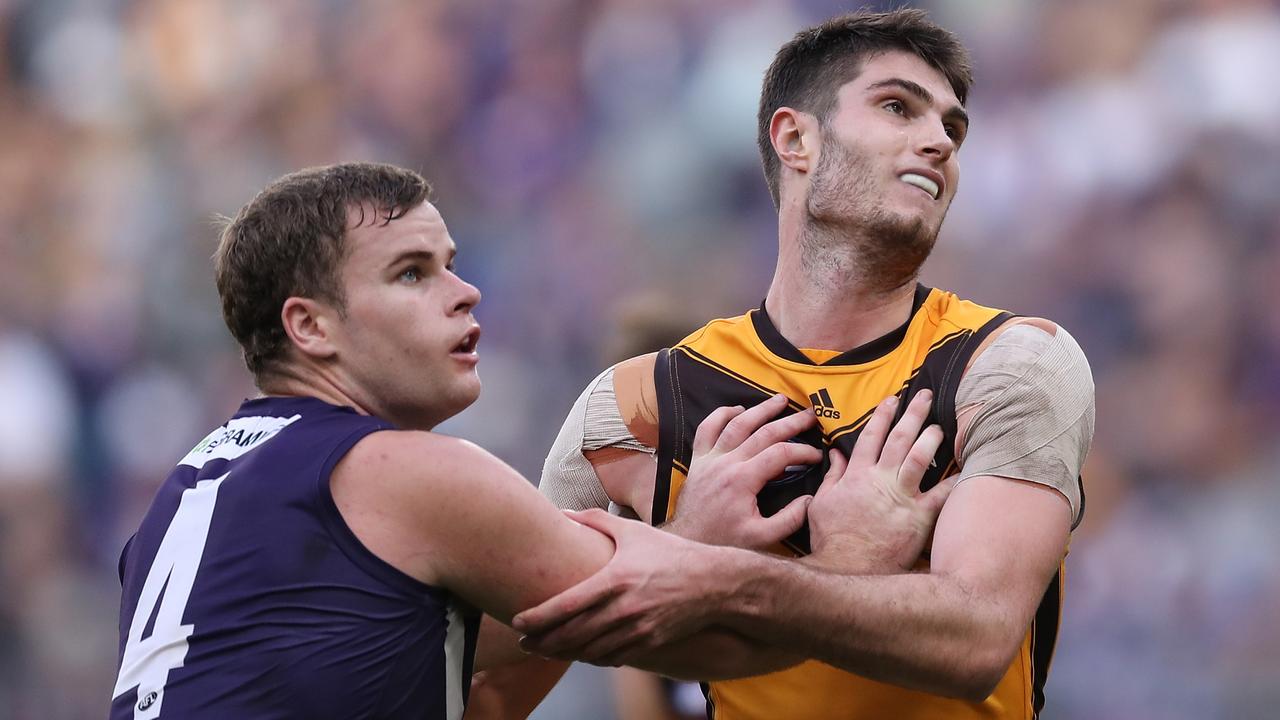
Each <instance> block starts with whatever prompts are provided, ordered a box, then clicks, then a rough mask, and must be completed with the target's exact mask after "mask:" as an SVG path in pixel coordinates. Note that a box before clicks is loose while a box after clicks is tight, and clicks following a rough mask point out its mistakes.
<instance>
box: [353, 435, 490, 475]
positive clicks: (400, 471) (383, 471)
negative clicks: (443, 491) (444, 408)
mask: <svg viewBox="0 0 1280 720" xmlns="http://www.w3.org/2000/svg"><path fill="white" fill-rule="evenodd" d="M491 463H497V464H500V463H501V461H500V460H498V458H496V457H494V456H493V455H492V454H490V453H489V452H488V451H486V450H485V449H484V448H481V447H480V446H479V445H476V444H475V443H473V442H471V441H469V440H464V439H462V438H458V437H453V436H451V435H445V434H442V433H437V432H431V431H426V430H390V429H389V430H382V431H380V432H373V433H370V434H368V435H366V436H365V437H364V438H362V439H361V440H360V441H359V442H357V443H356V444H355V445H353V446H352V448H351V450H350V451H349V452H348V453H347V455H346V457H345V458H343V461H342V462H341V463H340V464H339V465H338V467H337V468H335V470H334V474H335V479H336V476H337V475H338V473H339V472H340V471H341V472H342V473H344V474H346V475H355V476H360V477H363V476H372V477H374V478H376V479H378V480H380V481H384V482H386V481H391V482H396V481H399V482H409V483H414V482H417V481H420V480H423V479H432V478H436V477H442V478H444V479H445V480H450V479H453V478H456V477H458V475H459V474H460V473H462V474H466V475H470V474H471V473H472V472H474V471H476V470H478V469H482V468H483V467H484V466H485V465H488V464H491Z"/></svg>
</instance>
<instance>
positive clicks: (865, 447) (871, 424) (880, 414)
mask: <svg viewBox="0 0 1280 720" xmlns="http://www.w3.org/2000/svg"><path fill="white" fill-rule="evenodd" d="M897 409H898V396H896V395H890V396H889V397H887V398H885V399H884V400H881V401H880V404H879V405H877V406H876V411H875V412H873V413H871V418H870V419H869V420H867V424H866V425H864V426H862V432H861V433H859V434H858V441H857V442H856V443H854V444H853V450H852V451H851V452H850V453H849V462H850V463H851V464H854V465H857V466H859V467H865V466H869V465H875V464H876V461H877V460H879V459H880V448H882V447H884V436H885V435H886V434H888V432H889V425H890V424H892V423H893V413H894V412H895V411H897Z"/></svg>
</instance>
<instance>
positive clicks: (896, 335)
mask: <svg viewBox="0 0 1280 720" xmlns="http://www.w3.org/2000/svg"><path fill="white" fill-rule="evenodd" d="M970 80H971V71H970V65H969V58H968V55H967V52H966V51H965V50H964V48H963V47H962V46H961V45H960V43H959V42H958V41H957V39H956V38H955V36H954V35H953V34H951V33H950V32H948V31H946V30H945V29H943V28H940V27H938V26H937V25H935V24H933V23H932V22H930V21H929V20H928V19H927V18H926V17H925V15H924V13H923V12H921V11H917V10H900V11H895V12H889V13H854V14H850V15H845V16H841V17H837V18H834V19H832V20H830V21H828V22H826V23H823V24H822V25H819V26H817V27H814V28H810V29H808V30H805V31H803V32H801V33H799V34H798V35H796V37H795V38H794V39H793V40H791V41H790V42H788V43H787V44H786V45H784V46H783V47H782V49H781V50H780V51H779V52H778V54H777V56H776V57H775V59H774V62H773V64H772V66H771V67H770V69H769V71H768V73H767V74H766V77H765V80H764V85H763V90H762V96H761V101H760V111H759V116H758V121H759V132H758V139H759V145H760V150H761V155H762V159H763V163H764V170H765V177H766V179H767V181H768V184H769V189H770V192H771V194H772V196H773V199H774V201H775V204H776V205H777V208H778V215H779V226H778V239H779V243H778V262H777V268H776V271H775V274H774V277H773V281H772V284H771V285H770V287H769V290H768V294H767V296H766V298H765V301H764V304H763V305H762V306H761V307H760V308H758V309H755V310H752V311H750V312H748V313H746V314H744V315H742V316H740V317H737V318H732V319H727V320H714V321H712V322H710V323H708V324H707V325H706V326H705V327H703V328H702V329H701V330H698V331H696V332H695V333H694V334H693V335H690V336H689V337H688V338H686V339H685V340H684V341H682V342H681V343H679V344H678V345H676V346H675V347H674V348H671V349H669V350H665V351H662V352H660V353H658V354H656V355H649V356H642V357H639V358H634V359H632V360H628V361H626V362H623V363H621V364H619V365H617V366H615V367H613V368H610V369H609V370H607V371H606V372H604V373H603V374H602V375H601V376H599V377H598V378H597V379H596V380H595V381H593V382H592V384H591V385H590V386H589V387H588V388H587V390H586V391H584V393H583V395H582V397H580V398H579V401H578V403H577V404H576V405H575V406H574V410H573V411H572V412H571V413H570V416H569V418H568V420H567V421H566V423H565V426H564V428H563V430H562V432H561V434H560V437H559V438H558V440H557V443H556V445H555V447H554V448H553V449H552V452H551V454H550V456H549V457H548V460H547V464H546V468H545V470H544V474H543V482H542V488H543V491H544V493H546V494H547V495H548V496H549V497H551V498H552V499H553V500H555V501H557V502H558V503H560V504H562V505H569V506H576V507H580V508H581V507H588V506H591V505H595V506H601V507H602V506H605V505H612V506H614V508H615V512H618V513H626V512H633V513H635V514H636V515H638V516H639V517H641V518H643V519H645V520H647V521H650V522H652V523H655V524H657V523H666V527H667V528H668V529H669V530H671V531H672V532H675V533H677V534H681V535H684V536H686V537H691V538H695V539H700V540H703V541H706V542H712V543H721V544H726V545H729V544H731V545H738V546H744V547H758V546H759V544H760V538H759V537H758V536H756V535H755V534H753V531H752V530H751V528H756V527H758V525H755V524H752V523H751V522H749V521H754V520H755V519H757V518H758V517H759V513H763V514H765V515H768V514H770V513H773V512H779V513H783V514H789V513H796V512H798V507H799V505H798V503H801V502H803V498H805V497H806V496H807V495H809V494H812V493H813V492H815V490H816V489H817V488H818V486H819V482H820V479H821V478H822V476H823V468H821V467H815V468H791V472H789V473H787V474H786V475H784V476H783V477H780V478H778V479H776V480H774V481H772V482H770V483H768V484H767V485H766V486H765V487H764V489H763V491H761V492H760V493H759V495H758V497H757V496H756V492H755V490H756V488H754V487H747V486H744V485H742V484H741V483H734V482H731V481H730V482H724V483H706V482H701V481H699V482H691V483H690V484H688V485H687V486H686V485H685V484H684V478H685V473H686V471H687V468H688V464H689V461H690V456H691V446H692V440H693V436H694V435H693V430H694V428H696V426H697V424H698V422H699V421H701V420H702V419H703V418H705V417H707V415H708V414H709V413H711V411H712V410H713V409H714V408H716V407H717V406H723V405H733V404H742V405H751V404H755V403H756V402H758V401H759V400H760V399H761V398H764V397H767V396H769V395H770V394H771V393H775V392H776V393H782V394H784V395H785V396H786V397H787V399H788V403H789V408H790V411H798V410H801V409H806V408H813V410H814V412H815V413H816V414H817V415H818V418H819V421H820V427H819V428H815V429H813V430H812V431H809V432H807V433H805V434H803V435H802V436H801V437H799V438H797V440H799V441H801V442H805V443H808V444H811V445H814V446H815V447H819V448H823V449H826V448H830V447H835V448H838V449H840V450H842V451H845V452H849V451H850V450H851V449H852V447H853V443H854V441H855V439H856V438H857V437H858V436H859V434H860V433H862V432H863V431H864V429H865V428H867V427H868V426H869V425H870V424H874V423H870V424H869V423H868V418H869V417H873V416H872V415H871V412H872V410H873V409H874V408H875V407H877V404H879V403H881V401H882V399H884V398H886V397H890V398H903V399H906V398H914V397H921V396H922V395H923V392H922V391H928V392H929V393H930V394H929V395H927V396H926V397H929V399H930V409H929V417H930V420H931V421H932V422H934V423H937V424H938V425H939V426H940V427H941V428H942V432H943V434H944V441H943V442H942V444H941V446H940V449H939V450H938V452H937V454H936V456H935V457H934V467H933V468H931V469H930V471H929V472H928V473H926V474H925V477H924V480H923V482H922V483H921V489H922V490H924V489H928V488H929V487H932V486H933V485H935V484H937V483H938V482H940V481H941V480H942V478H944V477H947V476H949V475H954V476H955V481H956V482H958V484H957V485H956V486H955V489H954V490H953V491H952V493H951V496H950V498H949V499H948V500H947V502H946V505H945V506H944V507H943V509H942V512H941V515H940V516H939V518H938V520H937V525H936V528H935V529H934V535H933V539H932V542H931V544H930V545H929V547H928V548H927V550H926V551H925V552H924V553H923V554H921V555H920V556H919V557H914V556H913V557H904V558H899V560H900V562H899V563H897V564H896V565H894V566H885V565H883V564H872V563H870V562H869V561H868V560H867V558H869V557H873V556H876V553H875V552H872V549H874V548H876V547H877V545H878V544H884V543H887V542H890V541H891V538H883V537H876V536H875V533H872V532H866V533H859V532H857V531H850V532H845V533H841V534H837V535H835V536H828V534H827V533H826V532H825V527H828V526H829V525H830V523H831V518H830V517H826V516H824V514H823V512H822V508H823V504H822V503H815V504H814V505H813V506H812V509H811V510H810V512H809V516H808V524H807V526H806V527H805V528H801V529H800V530H799V531H797V532H796V533H794V534H792V535H790V536H789V537H788V538H787V539H786V540H785V541H784V543H782V544H778V545H774V546H772V547H769V548H767V549H770V550H772V551H773V552H775V553H781V554H789V555H793V556H800V555H805V554H807V553H809V552H810V551H811V550H813V551H814V552H815V553H816V551H817V550H818V548H810V545H809V534H808V529H809V528H812V529H814V530H815V531H816V532H815V533H814V538H815V540H814V542H815V543H817V542H819V541H821V542H822V543H824V545H823V547H822V548H821V549H822V550H823V552H822V555H823V556H824V557H831V556H835V557H839V558H841V560H840V561H838V562H836V563H834V564H829V565H828V566H827V567H826V568H825V569H826V571H825V572H818V571H814V569H813V568H812V567H810V566H809V565H807V564H805V563H776V562H775V563H761V564H760V566H759V567H758V568H744V567H743V566H742V565H741V564H738V563H735V564H734V565H733V566H732V567H722V566H706V567H702V568H698V569H697V571H696V572H694V573H693V574H692V577H690V573H689V570H690V569H689V568H688V567H680V568H676V567H675V563H674V562H672V561H670V559H669V558H664V557H660V556H655V555H654V554H653V553H652V552H645V551H644V550H643V548H641V547H640V546H638V545H632V543H631V534H632V532H633V530H632V529H631V528H630V526H628V525H627V524H626V523H625V522H623V521H622V520H620V519H617V518H614V517H611V516H609V515H607V514H604V513H597V514H594V515H589V516H588V517H586V518H585V520H586V521H587V522H588V523H589V524H591V525H592V526H594V527H596V528H597V529H600V530H602V531H604V532H606V533H609V534H611V535H612V536H613V537H614V539H615V542H616V543H617V547H618V551H617V553H616V555H615V556H614V559H613V560H612V561H611V562H610V564H609V565H608V566H606V568H605V569H604V570H602V571H601V572H600V573H598V574H597V575H595V576H593V577H592V578H590V579H588V580H586V581H584V582H583V583H582V584H581V585H579V586H577V587H575V588H573V589H570V590H569V591H567V592H565V593H564V594H562V595H560V596H558V597H556V598H552V599H551V600H549V601H547V602H546V603H544V604H543V605H541V606H539V607H537V608H534V609H532V610H530V611H526V612H525V613H523V614H522V615H520V616H518V617H517V618H516V621H515V624H516V627H517V629H522V630H524V631H525V632H527V633H529V637H528V638H526V647H527V648H529V649H532V650H534V651H536V652H538V653H541V654H545V655H549V656H553V657H571V656H572V657H578V658H585V659H587V660H589V661H593V662H596V663H599V664H621V663H625V662H626V661H627V660H628V659H630V658H632V657H634V653H636V652H637V651H639V650H642V649H645V648H651V647H653V646H655V645H661V644H662V643H665V642H669V641H672V640H674V639H675V638H677V637H679V635H680V634H681V633H686V632H692V631H695V630H697V629H698V628H701V627H706V626H709V625H719V626H728V627H730V628H735V629H738V630H739V631H741V632H749V633H750V634H751V635H752V636H754V637H759V638H763V639H765V640H767V641H768V642H770V643H773V644H775V645H776V646H777V647H779V648H780V650H785V651H787V652H794V653H799V654H801V655H803V656H806V657H810V658H814V660H811V661H809V662H805V663H803V664H800V665H798V666H795V667H792V668H790V669H787V670H783V671H781V672H776V673H772V674H768V675H763V676H759V677H756V678H751V679H746V680H735V681H729V682H720V683H711V684H710V686H709V688H708V691H707V699H708V712H709V714H710V715H711V716H712V717H714V718H716V719H717V720H721V719H723V720H742V719H745V718H754V719H759V720H775V719H777V718H789V719H790V718H795V719H809V718H813V719H817V718H822V719H823V720H831V719H832V718H849V719H854V718H895V719H898V720H910V719H913V718H1034V717H1036V716H1037V715H1038V713H1039V711H1040V709H1041V707H1042V706H1043V703H1044V696H1043V688H1044V683H1045V678H1046V674H1047V671H1048V664H1049V659H1050V657H1051V655H1052V651H1053V645H1054V642H1055V639H1056V634H1057V624H1058V613H1059V608H1060V601H1061V595H1062V591H1063V578H1062V572H1061V569H1062V561H1063V559H1064V557H1065V555H1066V551H1067V546H1068V542H1069V539H1070V533H1071V530H1072V529H1073V527H1074V526H1075V525H1076V524H1077V523H1078V522H1079V519H1080V515H1081V512H1082V510H1083V493H1082V488H1081V484H1080V480H1079V472H1080V467H1081V465H1082V463H1083V461H1084V457H1085V455H1086V453H1087V451H1088V446H1089V443H1090V442H1091V439H1092V433H1093V384H1092V379H1091V376H1090V373H1089V368H1088V364H1087V361H1086V360H1085V358H1084V356H1083V354H1082V353H1081V351H1080V348H1079V347H1078V346H1077V345H1076V344H1075V342H1074V340H1072V339H1071V337H1070V335H1069V334H1067V332H1066V331H1065V330H1063V329H1062V328H1060V327H1058V326H1057V325H1055V324H1054V323H1052V322H1050V321H1048V320H1044V319H1040V318H1026V317H1017V316H1014V315H1011V314H1010V313H1006V312H1003V311H1000V310H995V309H991V308H986V307H982V306H979V305H976V304H973V303H970V302H967V301H964V300H961V299H959V298H957V297H956V296H954V295H952V294H950V293H947V292H944V291H941V290H936V289H930V288H926V287H923V286H921V285H919V284H918V283H917V280H916V278H917V276H918V273H919V269H920V266H921V264H922V263H923V262H924V261H925V259H926V258H927V257H928V255H929V253H930V251H931V250H932V248H933V245H934V241H935V238H936V236H937V234H938V230H939V228H940V227H941V224H942V221H943V217H944V216H945V214H946V211H947V208H948V206H949V205H950V202H951V199H952V198H953V196H954V194H955V192H956V188H957V186H958V181H959V175H960V165H959V158H958V154H957V153H958V151H959V149H960V147H961V145H962V143H963V141H964V137H965V133H966V131H967V127H968V117H967V115H966V113H965V110H964V102H965V98H966V95H967V93H968V90H969V85H970ZM906 405H907V403H906V402H900V403H899V408H902V407H905V406H906ZM901 412H902V410H901V409H899V410H898V413H899V414H901ZM856 456H857V453H856V452H855V457H854V458H851V461H857V460H858V458H857V457H856ZM863 500H864V501H865V504H864V505H863V508H864V510H866V511H867V512H874V511H875V510H876V508H877V507H878V505H877V504H876V503H877V502H878V501H885V502H886V503H887V500H888V498H883V497H882V498H876V497H875V496H874V494H872V495H869V496H868V497H866V498H864V499H863ZM885 507H888V505H887V504H886V505H885ZM831 543H839V545H837V547H839V548H840V549H841V550H843V551H844V552H842V553H832V552H830V550H831V549H832V548H831ZM677 570H678V571H680V573H681V576H680V578H679V579H678V580H677V579H676V577H675V575H676V572H677ZM655 627H658V628H663V630H662V631H661V632H649V633H646V632H645V630H646V628H655Z"/></svg>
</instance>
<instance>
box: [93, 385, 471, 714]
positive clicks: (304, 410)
mask: <svg viewBox="0 0 1280 720" xmlns="http://www.w3.org/2000/svg"><path fill="white" fill-rule="evenodd" d="M379 430H394V428H393V427H391V426H390V425H389V424H387V423H385V422H383V421H381V420H379V419H377V418H374V417H369V416H365V415H360V414H358V413H356V412H355V411H354V410H352V409H350V408H341V407H334V406H332V405H329V404H327V403H324V402H322V401H320V400H317V399H314V398H279V397H275V398H262V399H257V400H249V401H247V402H245V403H244V405H242V406H241V408H240V411H239V412H238V413H236V415H235V417H233V418H232V419H231V420H229V421H228V422H227V423H226V424H225V425H223V426H222V427H220V428H218V429H217V430H214V431H213V432H212V433H210V434H209V436H208V437H206V438H205V439H204V440H203V441H202V442H201V443H200V444H199V445H197V446H196V447H195V449H193V450H192V451H191V452H190V453H188V454H187V456H186V457H184V458H183V459H182V461H181V462H179V463H178V466H177V468H175V469H174V470H173V472H172V473H170V475H169V477H168V478H166V479H165V481H164V484H163V485H162V486H161V487H160V489H159V491H158V492H157V494H156V497H155V499H154V501H153V502H152V505H151V508H150V509H149V510H148V511H147V514H146V516H145V517H144V518H143V520H142V524H141V526H140V527H139V528H138V532H137V533H136V534H135V535H134V536H133V538H132V539H130V541H129V543H128V545H126V547H125V550H124V554H123V555H122V557H121V560H120V577H121V583H122V585H123V595H122V600H121V603H120V638H121V639H120V671H119V675H118V678H117V680H116V686H115V691H114V692H113V697H114V699H113V700H112V703H111V716H110V717H111V720H129V719H136V720H142V719H144V718H219V719H226V718H237V719H239V720H251V719H258V718H307V719H313V720H319V719H323V718H334V719H335V720H336V719H337V718H343V719H349V718H421V719H422V720H455V719H457V718H461V717H462V709H463V704H464V702H465V699H466V695H467V691H468V689H469V687H470V679H471V663H472V659H473V656H474V650H475V639H476V631H477V629H478V627H479V616H478V615H477V614H476V613H475V612H474V611H471V610H469V609H466V608H465V606H463V605H462V604H461V603H460V602H459V601H457V600H456V599H455V598H453V597H451V595H450V593H448V592H447V591H446V590H444V589H441V588H437V587H431V586H429V585H425V584H423V583H421V582H418V581H417V580H415V579H413V578H411V577H409V576H408V575H405V574H404V573H402V572H400V571H399V570H396V569H395V568H393V567H391V566H390V565H388V564H387V563H385V562H383V561H382V560H380V559H378V558H377V557H376V556H375V555H373V553H371V552H370V551H369V550H367V549H366V548H365V547H364V546H363V545H362V544H361V543H360V541H359V540H357V539H356V537H355V535H354V534H352V532H351V530H350V529H349V528H348V527H347V525H346V523H345V522H344V521H343V519H342V517H341V515H340V514H339V513H338V509H337V506H335V505H334V501H333V497H332V495H331V494H330V492H329V475H330V473H331V472H332V470H333V468H334V466H335V465H336V464H337V463H338V461H339V460H340V459H342V457H343V455H345V454H346V452H347V451H348V450H350V449H351V447H352V446H353V445H355V444H356V443H357V442H358V441H359V440H360V439H361V438H363V437H365V436H366V435H368V434H369V433H372V432H376V431H379Z"/></svg>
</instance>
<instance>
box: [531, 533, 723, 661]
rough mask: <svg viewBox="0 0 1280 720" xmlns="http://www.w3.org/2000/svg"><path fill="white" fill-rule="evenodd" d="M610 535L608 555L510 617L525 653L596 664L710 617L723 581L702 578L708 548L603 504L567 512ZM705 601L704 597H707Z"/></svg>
mask: <svg viewBox="0 0 1280 720" xmlns="http://www.w3.org/2000/svg"><path fill="white" fill-rule="evenodd" d="M569 516H570V517H572V518H573V519H575V520H577V521H578V522H580V523H582V524H583V525H586V526H587V527H590V528H594V529H596V530H598V531H600V532H602V533H604V534H605V535H608V536H609V537H610V538H612V539H613V542H614V544H615V546H616V549H615V550H614V553H613V559H611V560H610V561H609V563H608V564H607V565H605V566H604V567H603V568H602V569H601V570H600V571H599V572H597V573H596V574H595V575H592V576H591V577H589V578H587V579H586V580H583V581H582V582H580V583H578V584H577V585H574V586H573V587H571V588H569V589H568V590H565V591H564V592H562V593H560V594H559V595H556V596H555V597H553V598H551V599H550V600H547V601H546V602H544V603H542V604H541V605H538V606H536V607H533V608H530V609H528V610H525V611H524V612H522V613H520V614H518V615H516V616H515V617H514V618H513V619H512V621H511V627H513V628H514V629H515V630H516V631H518V632H522V633H526V636H525V637H524V638H521V641H520V645H521V647H523V648H524V649H525V650H527V651H529V652H535V653H538V654H540V655H545V656H547V657H552V658H556V659H560V660H583V661H585V662H589V663H593V664H597V665H618V664H625V662H626V660H627V659H628V658H629V656H631V655H634V654H636V653H642V652H645V651H648V650H651V649H653V648H656V647H660V646H662V645H665V644H667V643H668V642H671V641H673V640H679V639H681V638H684V637H687V636H688V635H691V634H693V633H695V632H697V631H699V630H701V629H703V628H705V627H706V626H707V625H709V624H711V623H712V622H714V620H715V618H714V617H713V613H714V611H715V610H716V602H715V596H716V595H717V593H721V592H723V591H724V588H723V586H717V585H716V584H715V583H712V582H703V581H702V580H703V579H704V577H705V576H706V575H707V574H706V573H698V572H697V570H698V569H699V568H703V567H708V568H709V567H712V566H714V563H715V560H714V557H715V553H716V552H722V551H717V550H716V549H714V548H710V547H708V546H706V545H702V544H698V543H694V542H690V541H688V540H685V539H682V538H679V537H676V536H674V535H672V534H670V533H665V532H661V531H659V530H656V529H654V528H651V527H649V526H648V525H645V524H644V523H641V522H638V521H635V520H627V519H624V518H620V517H616V516H613V515H610V514H609V513H607V512H605V511H603V510H586V511H583V512H578V513H569ZM708 600H711V602H708Z"/></svg>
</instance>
